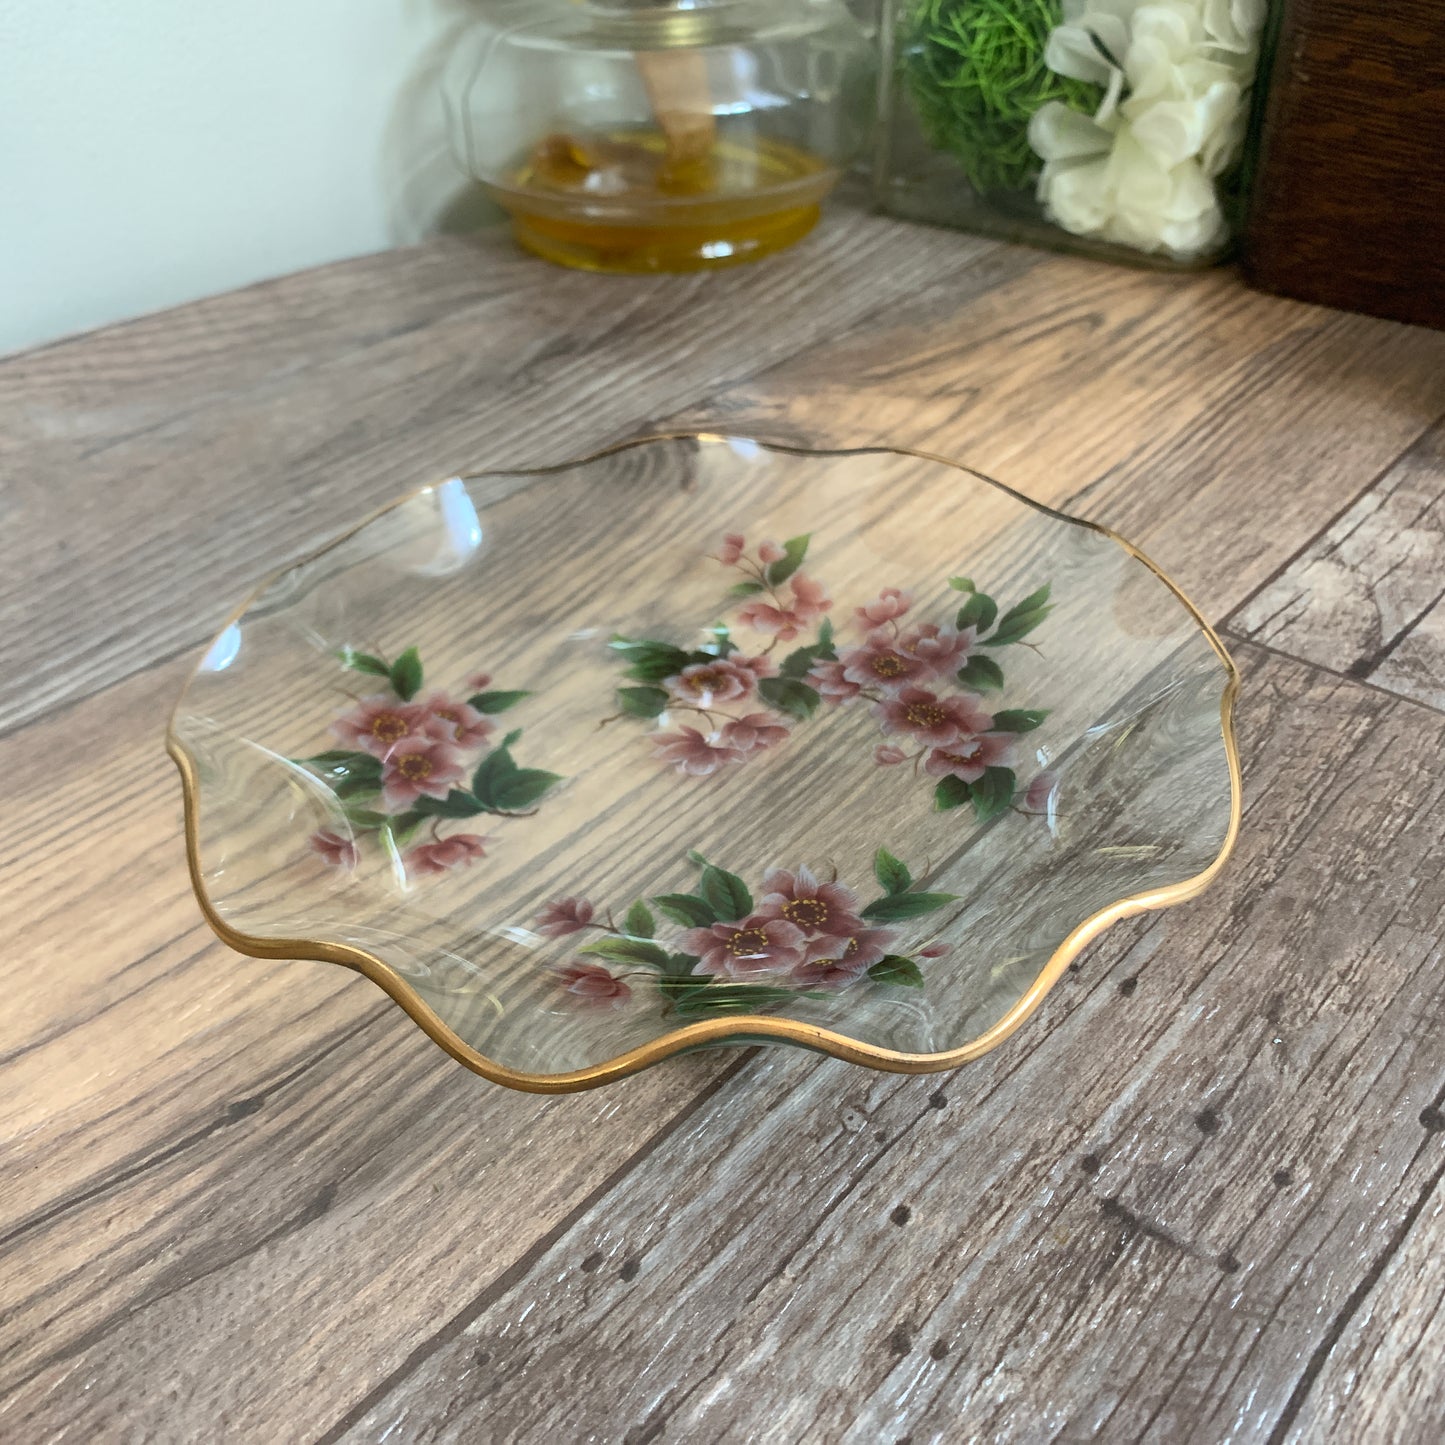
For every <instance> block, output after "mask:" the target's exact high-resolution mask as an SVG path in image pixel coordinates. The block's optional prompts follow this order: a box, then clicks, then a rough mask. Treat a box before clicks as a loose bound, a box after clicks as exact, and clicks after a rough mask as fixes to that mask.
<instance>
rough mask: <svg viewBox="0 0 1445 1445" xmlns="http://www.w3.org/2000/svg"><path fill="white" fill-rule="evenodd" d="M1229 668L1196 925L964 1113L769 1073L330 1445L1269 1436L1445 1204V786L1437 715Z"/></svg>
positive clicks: (1155, 946) (1185, 913)
mask: <svg viewBox="0 0 1445 1445" xmlns="http://www.w3.org/2000/svg"><path fill="white" fill-rule="evenodd" d="M1241 652H1242V660H1243V661H1244V663H1245V665H1246V689H1245V694H1244V695H1245V698H1246V699H1247V701H1246V704H1245V708H1244V711H1243V714H1242V716H1241V725H1242V741H1243V745H1244V752H1245V756H1246V760H1247V762H1246V784H1247V789H1248V793H1247V796H1248V799H1249V804H1248V815H1247V819H1246V829H1245V833H1244V835H1243V841H1242V843H1241V849H1240V853H1239V855H1238V857H1237V859H1236V864H1235V867H1234V868H1233V869H1232V870H1231V871H1230V872H1229V874H1227V875H1226V878H1225V879H1224V880H1223V881H1222V882H1221V883H1220V884H1219V885H1218V888H1217V891H1216V892H1215V893H1214V894H1212V895H1210V896H1209V897H1207V898H1206V899H1205V900H1202V901H1201V902H1200V903H1199V904H1197V905H1195V906H1191V907H1189V908H1187V909H1182V910H1178V911H1176V912H1174V913H1169V914H1164V915H1161V916H1159V917H1157V918H1156V919H1154V920H1152V921H1150V922H1147V923H1142V924H1138V925H1135V926H1132V927H1130V928H1129V929H1127V930H1121V931H1120V932H1118V933H1116V934H1114V935H1112V936H1110V937H1109V938H1108V939H1107V940H1106V941H1105V942H1104V943H1103V945H1102V946H1101V947H1099V948H1098V949H1097V950H1096V952H1095V953H1094V955H1093V956H1092V957H1091V958H1090V959H1089V960H1088V961H1087V962H1086V963H1085V964H1084V965H1083V966H1082V969H1081V971H1080V972H1079V973H1078V974H1077V975H1076V976H1075V980H1074V986H1073V987H1071V988H1065V989H1061V990H1060V991H1058V992H1057V993H1056V994H1055V995H1054V996H1052V997H1051V998H1050V1000H1049V1001H1048V1002H1047V1003H1046V1004H1045V1009H1044V1017H1043V1018H1042V1019H1041V1020H1039V1021H1038V1023H1037V1024H1036V1027H1035V1032H1034V1035H1033V1037H1032V1038H1031V1040H1029V1041H1028V1042H1027V1043H1026V1044H1023V1045H1022V1046H1020V1047H1018V1048H1006V1049H1004V1050H1001V1051H999V1052H998V1053H996V1054H994V1055H991V1056H989V1058H988V1059H986V1060H984V1061H982V1063H981V1064H980V1066H979V1067H978V1068H977V1069H975V1070H970V1071H968V1072H966V1073H963V1074H960V1075H958V1076H957V1077H956V1078H954V1079H952V1080H949V1081H940V1080H937V1079H934V1080H928V1079H903V1080H899V1079H889V1078H883V1079H870V1078H868V1077H867V1076H866V1075H865V1076H856V1075H855V1076H851V1077H849V1076H846V1075H840V1072H839V1070H838V1069H836V1068H834V1067H832V1066H830V1065H828V1064H818V1063H815V1062H811V1061H806V1060H802V1059H796V1058H792V1057H788V1056H785V1055H775V1054H770V1055H768V1056H766V1057H765V1058H763V1059H760V1060H759V1061H758V1062H757V1063H756V1064H755V1065H753V1066H752V1067H750V1068H749V1069H748V1070H747V1071H746V1072H745V1073H744V1074H739V1075H738V1076H736V1077H734V1078H732V1079H730V1080H728V1081H727V1082H726V1083H725V1084H724V1086H723V1087H722V1088H721V1090H720V1091H719V1092H718V1093H717V1094H716V1095H715V1096H714V1097H713V1099H712V1100H711V1101H710V1102H709V1103H708V1104H707V1105H705V1106H704V1107H703V1108H702V1109H701V1110H699V1111H698V1112H697V1113H696V1114H694V1115H693V1116H692V1117H691V1118H690V1119H689V1120H688V1122H687V1124H686V1125H685V1126H683V1127H682V1128H681V1129H679V1130H678V1131H677V1132H675V1133H674V1134H673V1135H672V1137H671V1138H670V1139H669V1140H668V1143H667V1145H666V1147H665V1148H664V1149H663V1150H661V1151H659V1153H658V1154H657V1155H656V1156H654V1158H653V1160H652V1161H651V1167H650V1168H649V1169H648V1170H647V1171H645V1172H643V1171H637V1172H634V1173H633V1174H631V1175H630V1176H629V1177H628V1178H627V1179H626V1180H625V1181H623V1182H622V1183H621V1184H620V1185H619V1187H618V1188H617V1189H615V1190H613V1191H612V1192H610V1193H609V1194H608V1195H607V1196H605V1197H604V1198H601V1199H598V1200H597V1201H596V1202H595V1204H594V1205H593V1206H592V1208H591V1209H590V1210H588V1211H587V1212H586V1213H585V1214H583V1215H582V1216H581V1217H579V1218H578V1219H577V1220H576V1221H575V1223H574V1225H573V1227H572V1228H571V1229H570V1230H569V1231H568V1232H567V1233H566V1234H564V1235H563V1236H562V1237H561V1238H560V1239H559V1240H558V1241H557V1244H556V1246H555V1247H554V1249H553V1250H551V1251H550V1252H549V1253H548V1255H547V1257H546V1258H545V1259H544V1260H540V1261H538V1262H537V1264H536V1266H535V1267H534V1269H533V1270H532V1272H531V1273H530V1275H527V1276H524V1277H521V1278H519V1279H517V1280H516V1281H515V1282H514V1284H513V1286H512V1288H511V1289H510V1290H509V1291H508V1292H507V1293H506V1294H503V1295H500V1296H498V1295H495V1294H489V1295H487V1296H486V1297H485V1298H484V1299H483V1298H479V1299H478V1300H477V1301H476V1303H475V1304H474V1305H473V1306H471V1307H469V1308H468V1310H467V1311H466V1313H465V1324H464V1327H463V1328H461V1329H460V1330H455V1329H454V1330H453V1331H451V1332H449V1334H448V1335H447V1337H446V1338H444V1339H439V1340H438V1341H436V1342H435V1345H434V1347H433V1348H432V1349H430V1350H428V1351H427V1352H426V1353H425V1355H424V1356H423V1357H422V1358H421V1359H419V1360H418V1361H416V1363H415V1367H414V1369H413V1370H412V1372H411V1373H410V1374H409V1375H407V1376H405V1377H404V1378H402V1379H400V1380H398V1381H396V1382H395V1384H394V1386H393V1388H392V1389H390V1390H388V1391H387V1392H385V1393H384V1394H383V1395H381V1397H380V1398H377V1399H375V1400H374V1401H373V1402H372V1404H371V1407H370V1409H369V1410H368V1411H367V1413H365V1414H364V1415H360V1416H355V1417H354V1418H353V1419H352V1422H351V1429H350V1432H349V1433H348V1435H347V1436H346V1438H350V1439H355V1440H358V1441H361V1440H369V1439H380V1438H404V1439H409V1440H438V1439H454V1438H459V1431H458V1429H457V1424H456V1422H459V1421H461V1420H464V1419H468V1418H471V1419H475V1418H477V1416H478V1413H479V1412H482V1411H486V1412H487V1413H488V1416H489V1418H490V1419H492V1420H493V1421H495V1422H497V1423H498V1426H499V1427H500V1433H502V1434H503V1435H504V1436H506V1437H508V1438H512V1437H514V1436H515V1437H519V1438H524V1439H537V1440H544V1439H556V1438H559V1437H561V1436H563V1435H564V1434H569V1433H570V1434H572V1435H574V1436H581V1437H583V1438H596V1439H621V1438H634V1439H637V1438H675V1439H681V1440H689V1441H693V1440H715V1439H778V1440H790V1439H826V1440H845V1439H856V1440H860V1441H864V1440H877V1439H881V1438H897V1437H908V1436H911V1437H912V1438H913V1439H916V1440H947V1439H956V1438H969V1439H982V1440H988V1439H998V1438H1009V1437H1010V1436H1011V1435H1017V1436H1019V1437H1020V1438H1043V1437H1045V1436H1047V1437H1055V1436H1061V1437H1062V1438H1073V1439H1084V1438H1094V1437H1096V1436H1102V1438H1107V1439H1128V1440H1134V1439H1157V1440H1168V1441H1173V1440H1183V1439H1190V1440H1202V1441H1205V1440H1221V1439H1232V1438H1260V1437H1262V1436H1264V1435H1266V1434H1267V1433H1268V1432H1269V1431H1270V1430H1271V1429H1275V1428H1288V1426H1289V1424H1290V1422H1291V1416H1290V1412H1291V1410H1297V1409H1298V1402H1294V1403H1292V1401H1293V1393H1294V1390H1295V1387H1296V1384H1297V1382H1299V1381H1300V1380H1302V1379H1306V1378H1307V1376H1308V1372H1309V1370H1310V1367H1311V1362H1312V1360H1313V1358H1314V1355H1315V1352H1316V1351H1317V1350H1318V1349H1319V1347H1320V1345H1321V1343H1322V1342H1324V1341H1325V1340H1326V1339H1327V1338H1328V1337H1329V1335H1330V1333H1331V1331H1332V1330H1334V1329H1335V1328H1336V1327H1337V1326H1338V1325H1339V1324H1340V1323H1341V1322H1342V1321H1343V1322H1346V1323H1347V1322H1348V1318H1349V1312H1350V1310H1351V1304H1352V1294H1351V1291H1352V1289H1353V1287H1354V1285H1355V1284H1356V1281H1357V1280H1358V1278H1359V1275H1358V1273H1357V1272H1356V1271H1357V1270H1359V1268H1360V1266H1361V1265H1369V1266H1372V1267H1374V1266H1378V1265H1379V1264H1380V1263H1381V1262H1382V1261H1387V1260H1388V1258H1389V1256H1390V1252H1391V1248H1392V1241H1394V1240H1395V1239H1396V1236H1397V1235H1398V1233H1399V1231H1400V1226H1401V1224H1402V1222H1404V1221H1406V1220H1407V1219H1408V1218H1409V1217H1410V1216H1411V1214H1412V1212H1414V1211H1415V1210H1416V1209H1417V1206H1418V1203H1419V1200H1420V1199H1421V1197H1422V1196H1424V1197H1426V1198H1427V1199H1428V1198H1431V1197H1433V1196H1434V1194H1435V1192H1436V1191H1437V1188H1438V1185H1439V1182H1440V1178H1441V1175H1442V1173H1445V1140H1442V1138H1441V1137H1440V1135H1439V1134H1438V1133H1437V1132H1432V1130H1431V1129H1430V1128H1428V1127H1422V1123H1421V1118H1420V1116H1421V1113H1422V1110H1428V1109H1430V1108H1432V1107H1434V1101H1435V1097H1436V1091H1437V1089H1438V1087H1439V1084H1438V1081H1439V1078H1440V1075H1441V1071H1442V1069H1445V1040H1442V1038H1441V1036H1440V1034H1439V1031H1438V1029H1435V1028H1433V1027H1431V1026H1430V1023H1429V1021H1430V1020H1432V1019H1438V1017H1439V1015H1440V1011H1441V1009H1442V1006H1445V975H1442V974H1441V972H1440V971H1439V969H1438V968H1437V967H1435V966H1433V965H1434V964H1435V962H1436V961H1438V958H1439V937H1440V929H1441V925H1442V923H1445V878H1442V864H1445V814H1442V810H1441V808H1440V803H1441V801H1442V798H1445V778H1442V777H1441V776H1440V775H1439V774H1438V772H1437V773H1436V774H1435V775H1434V776H1433V777H1432V778H1431V779H1430V781H1429V782H1428V783H1427V784H1426V785H1425V787H1424V788H1423V789H1421V788H1418V787H1417V781H1418V778H1419V773H1420V769H1421V768H1423V767H1428V766H1429V764H1430V763H1431V762H1432V761H1434V760H1436V759H1438V758H1439V756H1440V755H1441V750H1442V748H1445V718H1442V717H1440V716H1439V715H1437V714H1434V713H1432V712H1428V711H1426V710H1424V709H1421V708H1417V707H1414V706H1413V705H1410V704H1405V703H1397V702H1392V701H1390V700H1389V699H1387V698H1384V697H1382V696H1381V695H1379V694H1376V693H1372V692H1369V691H1367V690H1365V689H1361V688H1357V687H1354V686H1352V685H1351V684H1349V683H1347V682H1342V681H1340V680H1338V679H1335V678H1332V677H1329V676H1327V675H1324V674H1321V673H1319V672H1317V671H1315V670H1313V669H1311V668H1308V667H1306V666H1304V665H1301V664H1297V663H1293V662H1286V661H1283V660H1279V659H1275V658H1271V657H1266V656H1261V655H1260V654H1258V653H1255V652H1253V651H1252V650H1251V649H1249V648H1248V647H1245V648H1242V649H1241ZM1362 795H1363V796H1362ZM1407 799H1408V802H1406V801H1405V800H1407ZM1302 959H1307V960H1308V967H1307V968H1301V967H1299V966H1298V963H1299V961H1300V960H1302ZM1101 1040H1107V1041H1108V1046H1107V1047H1099V1042H1100V1041H1101ZM1344 1261H1351V1262H1352V1264H1353V1268H1352V1267H1349V1266H1347V1267H1342V1263H1343V1262H1344ZM765 1362H766V1363H765ZM539 1379H548V1380H563V1379H565V1380H566V1381H567V1384H568V1388H567V1390H566V1392H565V1393H556V1392H553V1391H549V1390H542V1391H539V1390H538V1389H537V1381H538V1380H539ZM439 1399H445V1400H446V1401H448V1404H449V1411H450V1413H449V1414H448V1415H447V1416H445V1417H441V1418H439V1417H437V1415H436V1414H435V1411H434V1402H435V1401H437V1400H439ZM1021 1409H1027V1411H1028V1412H1029V1413H1028V1414H1027V1415H1023V1416H1021V1415H1020V1411H1021ZM961 1425H962V1426H963V1427H964V1428H962V1429H960V1426H961ZM649 1431H651V1432H654V1433H653V1435H651V1436H649V1434H648V1432H649Z"/></svg>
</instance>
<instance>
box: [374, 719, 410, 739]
mask: <svg viewBox="0 0 1445 1445" xmlns="http://www.w3.org/2000/svg"><path fill="white" fill-rule="evenodd" d="M370 732H371V735H372V737H374V738H376V739H377V741H378V742H383V743H399V742H400V741H401V740H402V738H404V737H405V736H406V735H407V732H408V728H407V725H406V719H405V718H404V717H402V716H401V714H400V713H394V712H379V713H377V715H376V716H375V717H374V718H372V720H371V728H370Z"/></svg>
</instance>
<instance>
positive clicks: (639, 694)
mask: <svg viewBox="0 0 1445 1445" xmlns="http://www.w3.org/2000/svg"><path fill="white" fill-rule="evenodd" d="M617 705H618V707H620V708H621V709H622V711H623V712H625V713H626V714H627V715H628V716H629V717H656V716H657V715H658V713H660V712H661V711H662V710H663V709H664V708H665V707H666V706H667V693H666V692H665V691H664V690H663V689H662V688H660V687H619V688H618V689H617Z"/></svg>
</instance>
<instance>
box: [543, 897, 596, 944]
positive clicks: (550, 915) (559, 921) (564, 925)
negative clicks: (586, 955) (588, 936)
mask: <svg viewBox="0 0 1445 1445" xmlns="http://www.w3.org/2000/svg"><path fill="white" fill-rule="evenodd" d="M596 911H597V910H596V909H594V908H593V907H592V905H591V903H589V902H588V901H587V899H585V898H579V897H576V896H575V895H574V896H573V897H571V898H554V899H553V900H552V901H551V902H550V903H548V904H547V905H546V906H545V907H544V908H543V909H542V911H541V912H540V913H539V914H538V915H537V917H536V921H535V922H536V929H537V932H538V933H540V934H541V935H542V937H543V938H565V937H566V936H567V935H568V934H569V933H581V932H582V930H583V929H584V928H586V927H587V926H588V925H589V924H590V923H591V922H592V915H593V914H594V913H595V912H596Z"/></svg>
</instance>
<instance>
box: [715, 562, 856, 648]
mask: <svg viewBox="0 0 1445 1445" xmlns="http://www.w3.org/2000/svg"><path fill="white" fill-rule="evenodd" d="M788 586H789V589H790V590H791V592H792V597H791V599H790V600H789V602H788V603H787V605H786V606H779V605H777V604H775V603H772V602H762V601H757V602H749V603H747V604H746V605H745V606H743V607H741V608H739V609H738V622H739V623H740V624H741V625H742V626H744V627H751V628H753V629H755V630H756V631H758V632H769V633H773V634H774V635H776V637H777V639H778V641H779V642H791V641H792V640H793V639H794V638H795V637H796V636H797V635H798V634H799V633H800V632H801V631H802V630H803V629H804V628H805V627H806V626H807V625H808V624H809V623H810V622H816V621H817V620H818V619H819V618H820V617H821V616H822V615H823V614H824V613H825V612H826V611H828V609H829V608H830V607H832V605H833V599H832V598H831V597H829V596H828V589H827V588H826V587H824V586H823V584H822V583H821V582H814V581H813V579H812V578H811V577H805V576H804V575H803V574H802V573H801V572H799V573H798V574H797V575H796V576H795V577H793V578H792V579H791V581H790V582H789V583H788Z"/></svg>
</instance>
